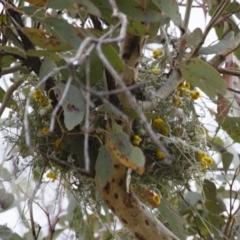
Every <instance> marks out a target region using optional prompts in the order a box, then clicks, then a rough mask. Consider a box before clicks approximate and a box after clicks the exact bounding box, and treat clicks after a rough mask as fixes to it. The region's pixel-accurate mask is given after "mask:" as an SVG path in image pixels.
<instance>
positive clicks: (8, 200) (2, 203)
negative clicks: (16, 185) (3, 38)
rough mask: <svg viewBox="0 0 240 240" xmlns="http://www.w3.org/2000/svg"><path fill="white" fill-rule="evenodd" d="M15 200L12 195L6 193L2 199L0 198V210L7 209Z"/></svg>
mask: <svg viewBox="0 0 240 240" xmlns="http://www.w3.org/2000/svg"><path fill="white" fill-rule="evenodd" d="M14 200H15V198H14V195H13V194H12V193H6V194H5V195H4V196H3V197H0V209H3V210H6V209H8V208H9V207H10V206H11V205H12V204H13V202H14Z"/></svg>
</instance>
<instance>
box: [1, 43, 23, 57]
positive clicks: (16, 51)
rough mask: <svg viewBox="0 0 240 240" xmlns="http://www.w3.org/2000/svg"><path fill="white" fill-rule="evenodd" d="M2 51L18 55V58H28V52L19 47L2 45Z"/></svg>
mask: <svg viewBox="0 0 240 240" xmlns="http://www.w3.org/2000/svg"><path fill="white" fill-rule="evenodd" d="M0 49H1V50H5V51H6V52H7V53H12V54H16V55H18V56H21V57H23V58H26V52H25V51H24V50H22V49H20V48H18V47H11V46H1V45H0Z"/></svg>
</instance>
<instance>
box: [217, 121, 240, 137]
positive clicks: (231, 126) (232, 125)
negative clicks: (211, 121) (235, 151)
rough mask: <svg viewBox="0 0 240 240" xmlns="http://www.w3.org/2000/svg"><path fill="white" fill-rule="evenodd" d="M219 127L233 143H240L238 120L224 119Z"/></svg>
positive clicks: (239, 124)
mask: <svg viewBox="0 0 240 240" xmlns="http://www.w3.org/2000/svg"><path fill="white" fill-rule="evenodd" d="M221 127H222V128H223V130H225V131H226V132H227V133H228V134H229V135H230V137H231V138H232V139H233V140H234V141H235V142H240V118H239V117H225V118H224V120H223V122H222V123H221Z"/></svg>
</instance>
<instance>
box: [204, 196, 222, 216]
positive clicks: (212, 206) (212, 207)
mask: <svg viewBox="0 0 240 240" xmlns="http://www.w3.org/2000/svg"><path fill="white" fill-rule="evenodd" d="M205 206H206V208H207V209H208V211H210V212H212V213H214V214H220V213H222V212H224V211H226V206H225V203H224V202H223V200H222V199H221V198H220V197H219V196H217V197H216V198H213V199H211V200H207V201H206V202H205Z"/></svg>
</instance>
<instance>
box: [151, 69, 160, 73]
mask: <svg viewBox="0 0 240 240" xmlns="http://www.w3.org/2000/svg"><path fill="white" fill-rule="evenodd" d="M152 73H156V74H157V73H161V69H159V68H152Z"/></svg>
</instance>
